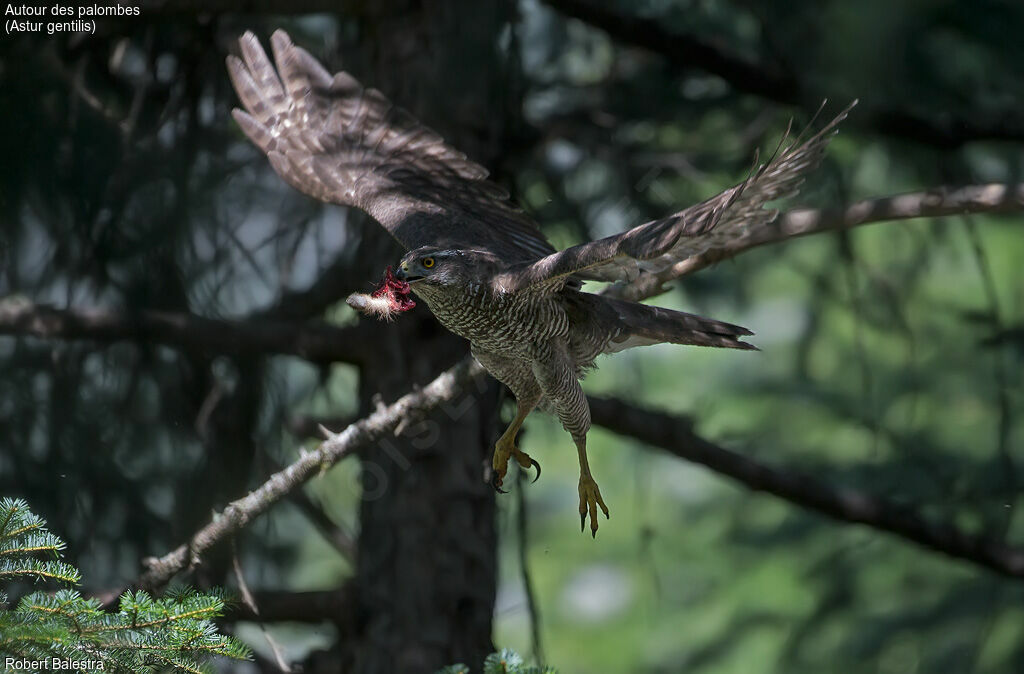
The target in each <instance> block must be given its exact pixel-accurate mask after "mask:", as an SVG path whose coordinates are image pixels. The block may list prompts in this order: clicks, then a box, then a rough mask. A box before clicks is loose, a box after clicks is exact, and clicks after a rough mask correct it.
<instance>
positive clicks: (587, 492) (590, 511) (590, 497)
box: [579, 475, 611, 538]
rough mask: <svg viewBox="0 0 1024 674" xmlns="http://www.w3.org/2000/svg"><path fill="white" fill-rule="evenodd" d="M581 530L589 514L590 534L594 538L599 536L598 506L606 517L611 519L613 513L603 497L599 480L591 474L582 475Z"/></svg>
mask: <svg viewBox="0 0 1024 674" xmlns="http://www.w3.org/2000/svg"><path fill="white" fill-rule="evenodd" d="M579 492H580V531H583V528H584V524H585V523H586V521H587V515H589V516H590V535H591V536H593V537H594V538H596V537H597V508H598V506H600V507H601V511H602V512H603V513H604V516H605V518H607V519H611V515H610V514H609V513H608V506H606V505H605V504H604V499H603V498H601V490H600V489H598V487H597V482H595V481H594V478H593V477H591V476H590V475H580V486H579Z"/></svg>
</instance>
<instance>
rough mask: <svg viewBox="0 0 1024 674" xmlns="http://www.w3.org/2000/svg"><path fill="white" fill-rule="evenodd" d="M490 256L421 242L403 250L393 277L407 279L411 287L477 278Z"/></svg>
mask: <svg viewBox="0 0 1024 674" xmlns="http://www.w3.org/2000/svg"><path fill="white" fill-rule="evenodd" d="M491 257H493V256H492V255H491V254H490V253H486V252H484V251H476V250H461V249H457V248H444V249H441V248H435V247H432V246H423V247H420V248H417V249H415V250H411V251H409V252H408V253H406V254H405V256H404V257H403V258H402V260H401V262H399V263H398V269H397V271H395V278H397V279H400V280H402V281H406V282H408V283H409V284H411V285H412V286H413V288H414V289H415V287H416V286H418V285H420V284H426V285H436V286H448V285H457V284H464V283H468V282H472V281H475V280H478V278H479V277H480V275H481V272H483V271H485V269H484V267H486V266H488V263H489V262H490V258H491Z"/></svg>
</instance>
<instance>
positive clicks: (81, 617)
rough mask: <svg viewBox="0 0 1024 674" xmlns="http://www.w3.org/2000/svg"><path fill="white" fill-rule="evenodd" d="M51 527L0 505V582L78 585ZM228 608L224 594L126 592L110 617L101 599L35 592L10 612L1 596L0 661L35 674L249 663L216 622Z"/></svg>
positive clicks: (9, 504) (21, 509) (15, 503)
mask: <svg viewBox="0 0 1024 674" xmlns="http://www.w3.org/2000/svg"><path fill="white" fill-rule="evenodd" d="M45 527H46V522H45V521H43V520H42V519H40V518H39V517H37V516H36V515H34V514H32V513H31V512H30V511H29V509H28V504H27V503H25V501H22V500H13V499H2V500H0V582H2V583H5V584H6V583H9V582H12V581H16V580H20V579H28V580H34V581H36V582H39V581H44V582H46V581H48V582H56V583H59V584H62V585H75V584H77V583H78V582H79V580H80V576H79V573H78V569H76V568H75V567H73V566H71V565H70V564H67V563H65V562H63V561H61V560H60V558H59V557H60V551H61V550H63V549H64V542H63V541H62V540H61V539H60V538H58V537H57V536H54V535H53V534H51V533H50V532H48V531H46V528H45ZM40 557H49V558H50V559H40ZM224 607H225V598H224V596H223V595H222V594H220V593H217V592H214V593H208V594H200V593H198V592H196V591H195V590H192V589H190V588H177V589H173V590H171V591H169V592H168V593H167V596H166V597H163V598H159V599H158V598H155V597H152V596H150V595H149V594H148V593H146V592H143V591H141V590H139V591H129V592H126V593H125V594H124V595H123V596H122V597H121V603H120V606H119V608H118V611H117V613H108V612H106V611H104V610H103V608H102V606H101V604H100V602H99V600H97V599H86V598H85V597H83V596H82V595H81V594H80V593H79V592H78V591H77V590H74V589H70V588H67V587H65V588H63V589H60V590H58V591H56V592H53V593H50V592H43V591H37V592H33V593H31V594H29V595H27V596H25V597H24V598H22V599H21V601H19V602H18V605H17V607H16V608H14V609H11V608H10V607H9V606H8V605H7V596H6V595H5V594H4V593H3V592H2V591H0V660H6V659H7V658H11V657H13V658H16V659H18V660H25V661H28V662H29V663H31V664H29V665H28V666H26V667H20V666H19V667H18V669H19V670H23V671H29V672H34V671H41V670H46V669H50V667H49V666H48V664H47V663H49V662H50V661H51V660H52V659H53V658H59V659H60V660H62V661H63V663H67V661H77V662H78V663H79V666H78V667H75V669H84V670H99V669H101V668H102V670H103V671H108V672H110V671H112V672H153V671H165V670H173V671H183V672H203V671H207V667H206V666H205V665H204V664H203V663H204V661H206V660H208V659H209V658H210V656H214V655H221V656H226V657H230V658H236V659H247V658H248V657H249V649H248V648H247V647H246V646H245V645H243V644H242V643H241V642H239V641H236V640H235V639H233V638H231V637H227V636H224V635H222V634H220V633H218V631H217V627H216V625H214V623H213V622H212V621H213V619H214V618H216V617H218V616H220V615H222V614H223V613H224ZM101 665H102V667H101Z"/></svg>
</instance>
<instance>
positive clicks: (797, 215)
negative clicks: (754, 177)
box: [606, 183, 1024, 300]
mask: <svg viewBox="0 0 1024 674" xmlns="http://www.w3.org/2000/svg"><path fill="white" fill-rule="evenodd" d="M1021 211H1024V183H1018V184H1015V185H1001V184H998V183H992V184H988V185H963V186H959V187H938V188H935V189H931V190H928V191H926V192H908V193H906V194H897V195H894V196H891V197H879V198H876V199H865V200H864V201H858V202H856V203H854V204H852V205H850V206H847V207H846V208H834V209H825V210H816V209H799V210H793V211H789V212H786V213H782V214H780V215H779V217H778V219H777V220H776V221H775V223H773V224H772V225H771V226H770V227H765V228H762V229H761V230H759V231H756V232H754V233H753V234H752V235H751V236H749V237H747V238H744V239H738V240H736V241H735V242H733V243H732V244H731V245H729V246H727V247H725V248H716V249H714V250H709V251H707V252H706V253H703V254H701V255H696V256H694V257H691V258H687V259H685V260H682V261H680V262H678V263H676V264H674V265H672V266H671V267H669V268H668V269H665V270H664V271H661V272H658V273H656V274H651V273H646V272H645V273H641V274H640V276H639V277H638V278H637V279H636V280H635V281H633V282H631V283H629V284H626V285H616V286H610V287H609V288H608V289H607V290H606V292H607V293H608V294H610V295H612V296H614V297H621V298H624V299H631V300H640V299H644V298H647V297H653V296H654V295H657V294H659V293H661V292H664V290H665V289H664V284H665V283H668V282H669V281H672V280H674V279H677V278H679V277H681V276H686V275H687V274H692V273H694V272H696V271H700V270H701V269H704V268H705V267H709V266H711V265H713V264H715V263H716V262H721V261H722V260H727V259H729V258H731V257H735V256H736V255H739V254H740V253H742V252H744V251H747V250H750V249H751V248H755V247H757V246H764V245H766V244H770V243H778V242H780V241H788V240H789V239H793V238H796V237H798V236H807V235H809V234H818V233H819V232H830V231H836V230H841V229H850V228H853V227H859V226H861V225H870V224H872V223H876V222H883V221H888V220H909V219H912V218H934V217H941V216H946V215H961V214H964V213H1017V212H1021Z"/></svg>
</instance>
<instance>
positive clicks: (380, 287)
mask: <svg viewBox="0 0 1024 674" xmlns="http://www.w3.org/2000/svg"><path fill="white" fill-rule="evenodd" d="M421 278H423V277H422V276H416V277H410V276H409V275H408V266H407V265H406V264H403V265H402V267H400V268H399V269H398V271H397V272H392V271H391V267H388V268H387V269H386V270H385V271H384V277H383V278H381V280H380V283H378V284H377V288H376V289H375V290H374V291H373V292H372V293H369V294H367V293H352V294H351V295H349V296H348V299H347V300H345V303H346V304H348V305H349V306H350V307H352V308H353V309H355V310H356V311H358V312H360V313H363V314H366V315H367V316H376V317H377V318H378V319H380V320H387V321H390V320H391V319H393V318H394V317H395V316H396V315H397V314H400V313H404V312H406V311H409V310H410V309H412V308H413V307H415V306H416V302H414V301H413V299H412V298H411V297H410V294H411V292H412V289H411V288H410V287H409V283H410V282H412V281H418V280H420V279H421Z"/></svg>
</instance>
